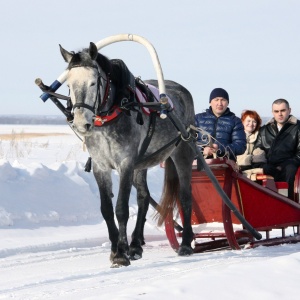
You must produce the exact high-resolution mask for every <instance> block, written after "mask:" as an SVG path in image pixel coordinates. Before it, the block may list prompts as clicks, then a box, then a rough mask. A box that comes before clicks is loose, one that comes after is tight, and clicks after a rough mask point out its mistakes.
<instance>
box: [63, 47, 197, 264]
mask: <svg viewBox="0 0 300 300" xmlns="http://www.w3.org/2000/svg"><path fill="white" fill-rule="evenodd" d="M60 50H61V54H62V56H63V58H64V59H65V61H66V62H67V63H68V70H69V72H68V77H67V84H68V86H69V89H70V96H71V101H72V106H73V110H74V111H73V113H74V119H73V123H72V126H73V128H74V130H76V131H77V132H78V133H79V134H80V135H81V136H83V137H84V139H85V143H86V146H87V149H88V151H89V154H90V156H91V158H92V161H93V173H94V176H95V178H96V181H97V184H98V186H99V191H100V198H101V212H102V215H103V217H104V219H105V221H106V223H107V227H108V233H109V239H110V241H111V256H110V259H111V261H112V266H127V265H129V264H130V259H138V258H141V257H142V252H143V249H142V245H144V243H145V242H144V233H143V231H144V224H145V221H146V213H147V210H148V206H149V200H150V193H149V190H148V186H147V182H146V177H147V168H149V167H152V166H155V165H158V164H159V163H160V162H162V161H165V180H164V191H163V196H162V201H161V205H160V215H161V216H160V220H159V222H160V224H162V223H163V221H164V218H165V217H166V215H167V213H168V210H170V209H173V208H174V202H176V200H177V199H179V201H180V205H181V209H182V211H183V214H184V216H183V217H184V222H183V223H184V224H183V238H182V243H181V246H180V248H179V251H178V254H179V255H190V254H192V253H193V249H192V248H191V241H192V239H193V233H192V228H191V220H190V219H191V187H190V181H191V169H192V162H193V160H194V153H193V150H192V148H191V147H190V146H189V145H188V144H187V143H185V142H179V143H178V142H177V143H172V144H170V145H169V146H168V147H165V149H163V151H158V150H159V149H161V148H162V147H163V146H165V145H167V144H168V143H170V141H172V140H174V139H175V138H176V137H178V136H179V132H178V130H177V129H176V128H175V126H174V125H173V124H172V122H171V121H170V120H169V118H166V119H164V120H163V119H161V118H159V117H157V113H155V123H156V124H155V130H154V133H153V136H152V139H151V141H150V144H149V145H148V146H147V147H145V146H143V144H145V143H144V141H145V139H146V136H147V135H148V134H149V126H152V127H153V124H152V122H153V120H152V121H150V119H151V118H150V117H149V116H148V115H146V114H141V113H140V111H139V110H138V109H130V110H128V109H125V108H124V107H125V106H124V103H125V104H126V103H127V104H128V103H130V101H135V98H133V95H134V90H133V89H132V84H131V90H130V83H133V82H132V80H131V79H132V74H131V73H130V72H129V70H128V69H127V67H126V65H125V64H124V63H123V62H122V61H121V60H109V59H108V58H107V57H105V56H103V55H102V54H100V53H98V50H97V48H96V46H95V44H93V43H90V47H89V48H88V49H83V50H82V51H81V52H78V53H74V52H68V51H66V50H65V49H63V48H62V47H61V46H60ZM146 82H147V83H148V84H151V85H155V86H157V81H156V80H150V81H146ZM133 85H134V84H133ZM165 87H166V92H167V94H168V96H169V97H170V98H171V99H172V101H173V103H174V107H175V111H176V115H177V116H178V118H179V119H180V120H181V121H182V123H183V124H184V125H185V126H186V127H187V126H188V125H190V124H194V105H193V99H192V96H191V94H190V93H189V92H188V91H187V90H186V89H185V88H184V87H182V86H181V85H179V84H177V83H175V82H173V81H165ZM113 114H115V115H116V118H114V119H113V120H112V121H110V122H107V123H105V124H104V125H103V126H95V118H97V117H96V116H100V119H101V120H104V121H105V118H106V117H108V116H109V115H113ZM98 119H99V118H98ZM104 121H103V122H104ZM142 148H144V149H143V150H142ZM156 151H158V152H157V153H156ZM153 153H154V155H152V156H151V154H153ZM141 156H142V157H141ZM141 158H142V159H141ZM137 162H138V163H137ZM113 169H115V170H117V172H118V174H119V176H120V186H119V193H118V197H117V202H116V208H115V213H116V217H117V221H118V226H117V224H116V223H115V220H114V209H113V203H112V198H113V193H112V179H111V172H112V170H113ZM132 185H134V187H135V188H136V190H137V203H138V215H137V222H136V226H135V229H134V231H133V233H132V241H131V243H130V246H128V241H127V230H126V227H127V222H128V217H129V205H128V202H129V197H130V191H131V188H132Z"/></svg>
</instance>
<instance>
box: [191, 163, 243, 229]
mask: <svg viewBox="0 0 300 300" xmlns="http://www.w3.org/2000/svg"><path fill="white" fill-rule="evenodd" d="M227 168H228V167H226V166H224V167H220V168H218V169H212V171H213V173H214V175H215V176H216V178H217V180H218V182H219V183H220V185H221V187H222V188H223V185H224V181H225V172H226V169H227ZM192 197H193V210H192V224H193V225H195V224H203V223H210V222H223V218H222V199H221V197H220V196H219V194H218V192H217V191H216V189H215V188H214V186H213V184H212V183H211V181H210V179H209V178H208V176H207V175H206V173H205V172H204V171H197V170H193V174H192ZM231 199H232V201H233V203H234V205H235V206H236V207H237V208H239V204H238V190H237V188H236V186H235V185H233V188H232V197H231ZM232 220H233V223H234V224H240V222H239V220H238V219H237V218H236V217H235V216H232Z"/></svg>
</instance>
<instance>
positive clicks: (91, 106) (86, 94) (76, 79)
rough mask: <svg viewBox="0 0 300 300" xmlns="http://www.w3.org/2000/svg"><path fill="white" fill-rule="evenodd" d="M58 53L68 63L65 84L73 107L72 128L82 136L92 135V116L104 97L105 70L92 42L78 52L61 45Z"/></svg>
mask: <svg viewBox="0 0 300 300" xmlns="http://www.w3.org/2000/svg"><path fill="white" fill-rule="evenodd" d="M59 46H60V52H61V54H62V56H63V58H64V60H65V61H66V62H67V63H68V68H67V69H68V70H69V72H68V75H67V84H68V87H69V89H70V97H71V101H72V105H73V110H74V120H73V124H72V126H73V128H74V130H76V131H77V132H78V133H80V134H81V135H83V136H88V135H91V134H92V130H93V128H94V118H95V115H96V114H97V111H98V108H99V105H101V100H102V99H103V97H104V90H105V86H104V83H103V81H107V76H106V73H105V72H104V71H103V70H102V69H101V67H100V66H99V64H98V63H97V57H98V55H100V54H99V53H98V50H97V47H96V45H95V44H94V43H90V47H89V48H88V49H83V50H82V51H81V52H78V53H74V52H68V51H67V50H65V49H64V48H63V47H62V46H61V45H59Z"/></svg>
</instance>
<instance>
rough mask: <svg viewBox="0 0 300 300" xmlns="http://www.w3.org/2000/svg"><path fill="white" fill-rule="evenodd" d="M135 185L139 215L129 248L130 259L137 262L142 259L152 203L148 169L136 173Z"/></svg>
mask: <svg viewBox="0 0 300 300" xmlns="http://www.w3.org/2000/svg"><path fill="white" fill-rule="evenodd" d="M133 185H134V187H135V188H136V191H137V204H138V215H137V220H136V225H135V229H134V231H133V233H132V235H131V238H132V240H131V243H130V247H129V258H130V259H131V260H136V259H140V258H142V253H143V248H142V246H143V245H145V238H144V225H145V222H146V214H147V211H148V208H149V202H150V193H149V189H148V185H147V169H145V170H136V171H135V172H134V179H133Z"/></svg>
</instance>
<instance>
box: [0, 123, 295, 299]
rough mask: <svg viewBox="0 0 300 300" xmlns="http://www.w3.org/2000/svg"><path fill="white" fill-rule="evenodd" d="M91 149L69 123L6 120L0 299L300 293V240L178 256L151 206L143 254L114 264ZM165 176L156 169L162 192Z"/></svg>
mask: <svg viewBox="0 0 300 300" xmlns="http://www.w3.org/2000/svg"><path fill="white" fill-rule="evenodd" d="M87 157H88V154H87V153H86V152H84V151H83V149H82V143H81V142H80V140H79V139H78V138H77V137H76V135H75V134H74V133H73V132H72V131H71V129H70V128H69V127H68V126H67V125H66V126H50V125H49V126H25V125H24V126H23V125H1V126H0V237H1V241H0V299H30V300H33V299H39V300H40V299H43V300H44V299H72V300H74V299H75V300H76V299H156V298H158V297H159V298H160V299H183V298H188V299H206V300H209V299H231V300H235V299H263V300H269V299H270V300H276V299H286V300H296V299H299V297H300V284H299V278H300V243H299V244H294V245H282V246H276V247H268V248H267V247H258V248H256V249H248V250H241V251H231V250H222V251H217V252H212V253H203V254H194V255H193V256H190V257H178V256H177V255H176V253H175V252H174V251H173V250H172V248H171V247H170V246H169V243H168V240H167V238H166V235H165V233H164V228H158V227H157V226H156V224H155V221H154V220H153V215H154V211H153V209H152V208H151V209H150V210H149V213H148V221H147V223H146V228H145V236H146V246H145V247H144V254H143V258H142V259H141V260H138V261H133V262H132V263H131V265H130V266H129V267H124V268H119V269H112V268H110V261H109V253H110V244H109V240H108V237H107V230H106V225H105V223H104V222H103V218H102V216H101V214H100V212H99V206H100V204H99V192H98V188H97V186H96V183H95V181H94V178H93V175H92V173H86V172H84V165H85V162H86V159H87ZM162 180H163V170H162V169H160V168H159V167H155V168H152V169H151V170H150V171H149V186H150V190H151V193H152V196H153V198H154V199H157V200H159V197H160V193H161V182H162ZM113 182H114V194H115V195H116V194H117V185H118V176H117V175H116V174H113ZM135 196H136V195H135V190H134V189H133V190H132V195H131V198H130V220H129V225H128V228H129V230H128V234H129V235H130V233H131V230H132V228H133V225H134V221H135V217H136V212H137V206H136V203H135ZM216 225H218V224H216Z"/></svg>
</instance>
